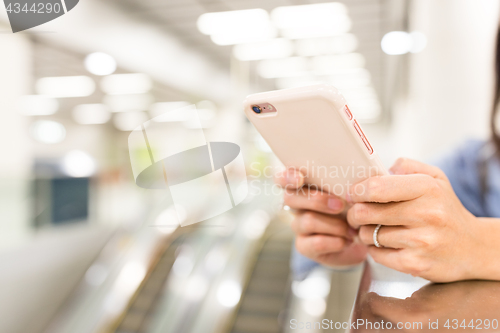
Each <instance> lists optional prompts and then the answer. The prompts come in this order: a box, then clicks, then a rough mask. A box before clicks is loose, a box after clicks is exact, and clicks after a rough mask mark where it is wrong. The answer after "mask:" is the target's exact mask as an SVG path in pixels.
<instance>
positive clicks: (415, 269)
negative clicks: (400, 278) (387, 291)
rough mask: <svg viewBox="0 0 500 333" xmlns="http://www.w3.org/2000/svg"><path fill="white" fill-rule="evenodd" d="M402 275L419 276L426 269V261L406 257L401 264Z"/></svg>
mask: <svg viewBox="0 0 500 333" xmlns="http://www.w3.org/2000/svg"><path fill="white" fill-rule="evenodd" d="M401 266H402V268H403V271H404V273H407V274H411V275H413V276H421V275H422V274H424V273H425V272H426V271H427V270H428V269H429V267H428V264H427V263H426V261H425V260H424V259H422V258H420V257H417V256H415V255H411V256H407V257H406V258H405V259H404V260H403V261H402V264H401Z"/></svg>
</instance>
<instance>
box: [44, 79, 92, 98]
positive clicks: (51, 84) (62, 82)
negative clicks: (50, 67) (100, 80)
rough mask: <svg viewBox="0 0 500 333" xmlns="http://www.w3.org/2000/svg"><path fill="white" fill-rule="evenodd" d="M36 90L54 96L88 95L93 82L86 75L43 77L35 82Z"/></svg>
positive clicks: (90, 92) (90, 93)
mask: <svg viewBox="0 0 500 333" xmlns="http://www.w3.org/2000/svg"><path fill="white" fill-rule="evenodd" d="M35 88H36V92H37V93H38V94H40V95H47V96H50V97H55V98H63V97H84V96H90V95H92V94H93V93H94V91H95V83H94V80H92V79H91V78H90V77H88V76H58V77H43V78H40V79H38V81H37V82H36V87H35Z"/></svg>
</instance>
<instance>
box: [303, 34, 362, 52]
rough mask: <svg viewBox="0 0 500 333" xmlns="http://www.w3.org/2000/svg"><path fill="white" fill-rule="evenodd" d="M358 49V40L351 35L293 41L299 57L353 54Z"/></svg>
mask: <svg viewBox="0 0 500 333" xmlns="http://www.w3.org/2000/svg"><path fill="white" fill-rule="evenodd" d="M357 47H358V39H357V38H356V36H354V35H353V34H343V35H339V36H334V37H319V38H306V39H300V40H297V41H295V48H296V53H297V55H299V56H303V57H308V56H317V55H324V54H339V53H350V52H354V51H355V50H356V49H357Z"/></svg>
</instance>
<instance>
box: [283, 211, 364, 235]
mask: <svg viewBox="0 0 500 333" xmlns="http://www.w3.org/2000/svg"><path fill="white" fill-rule="evenodd" d="M292 229H293V231H294V232H295V233H296V234H301V235H313V234H326V235H331V236H338V237H344V238H348V239H352V237H353V230H352V229H351V231H349V229H350V228H349V226H348V225H347V223H346V222H345V221H344V220H341V219H338V218H336V217H333V216H331V215H325V214H320V213H315V212H311V211H304V212H299V213H297V214H296V215H295V218H294V220H293V221H292ZM354 234H355V233H354Z"/></svg>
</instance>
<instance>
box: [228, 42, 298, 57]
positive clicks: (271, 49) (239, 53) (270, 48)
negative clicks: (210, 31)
mask: <svg viewBox="0 0 500 333" xmlns="http://www.w3.org/2000/svg"><path fill="white" fill-rule="evenodd" d="M292 54H293V43H292V41H291V40H289V39H284V38H276V39H272V40H269V41H264V42H257V43H249V44H239V45H235V46H234V47H233V55H234V57H235V58H236V59H238V60H241V61H251V60H262V59H275V58H286V57H290V56H291V55H292Z"/></svg>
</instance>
